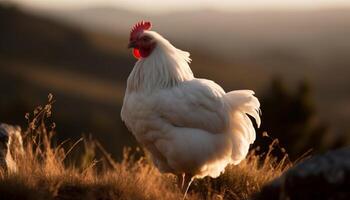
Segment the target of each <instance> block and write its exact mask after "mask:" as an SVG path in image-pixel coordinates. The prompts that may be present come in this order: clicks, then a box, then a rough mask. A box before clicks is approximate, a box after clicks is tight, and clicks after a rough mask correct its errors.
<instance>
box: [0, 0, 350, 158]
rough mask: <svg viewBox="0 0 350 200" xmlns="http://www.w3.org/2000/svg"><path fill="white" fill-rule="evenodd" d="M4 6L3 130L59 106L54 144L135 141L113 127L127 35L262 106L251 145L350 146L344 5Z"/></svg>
mask: <svg viewBox="0 0 350 200" xmlns="http://www.w3.org/2000/svg"><path fill="white" fill-rule="evenodd" d="M215 2H217V1H199V0H192V1H190V0H186V1H185V0H177V1H174V2H170V1H160V0H150V1H141V0H134V1H117V0H113V1H111V0H86V1H78V0H7V1H0V84H1V85H0V122H6V123H10V124H19V125H21V126H22V127H26V119H25V118H24V115H25V113H27V112H31V111H32V110H33V109H34V108H35V107H36V106H38V105H43V104H45V103H46V100H47V95H48V94H49V93H52V94H53V95H54V97H55V99H56V103H55V105H54V113H53V120H54V121H55V122H56V124H57V132H58V135H57V137H58V140H64V139H66V138H72V139H77V138H80V137H81V135H82V134H85V135H88V134H91V135H92V136H93V137H94V138H96V139H98V140H99V141H101V143H102V144H103V145H104V146H105V147H106V149H107V150H108V151H109V152H111V153H112V154H113V156H114V157H115V158H120V157H121V150H122V148H123V146H134V145H136V141H135V139H134V138H133V136H132V135H131V134H130V133H129V132H128V131H127V130H126V128H125V126H124V125H123V123H122V122H121V119H120V109H121V105H122V99H123V95H124V89H125V84H126V79H127V77H128V74H129V73H130V71H131V70H132V68H133V65H134V63H135V61H136V60H135V59H134V58H133V56H132V54H131V51H130V50H129V49H127V48H126V46H127V43H128V39H129V32H130V28H131V27H132V25H133V24H134V23H135V22H137V21H139V20H142V19H144V20H151V21H152V22H153V25H154V26H153V30H156V31H157V32H159V33H160V34H161V35H163V36H164V37H165V38H167V39H169V40H170V41H171V42H172V43H173V44H174V45H175V46H176V47H178V48H180V49H182V50H186V51H189V52H190V53H191V57H192V59H193V61H192V64H191V67H192V69H193V71H194V73H195V74H196V76H197V77H204V78H208V79H212V80H214V81H215V82H217V83H218V84H220V85H221V86H223V87H224V89H225V90H226V91H229V90H235V89H253V90H255V91H256V94H257V96H258V97H259V99H260V100H261V103H262V113H263V116H262V128H260V129H259V130H258V141H257V143H256V145H261V144H263V143H267V142H270V141H269V140H271V139H269V138H264V137H262V133H263V132H264V131H267V132H268V134H269V135H270V136H271V137H273V138H278V139H279V140H280V145H281V146H283V147H285V149H286V150H287V152H288V153H289V154H290V156H291V157H292V158H294V159H295V158H297V157H298V156H300V155H301V154H303V153H304V152H306V151H307V150H309V149H312V150H313V151H314V152H316V153H317V152H322V151H325V150H328V149H334V148H339V147H342V146H346V145H348V144H350V123H349V119H350V77H349V75H350V2H349V1H346V0H343V1H341V0H334V1H327V0H303V1H301V0H293V1H292V0H286V1H277V0H251V1H228V0H222V1H220V4H218V3H215Z"/></svg>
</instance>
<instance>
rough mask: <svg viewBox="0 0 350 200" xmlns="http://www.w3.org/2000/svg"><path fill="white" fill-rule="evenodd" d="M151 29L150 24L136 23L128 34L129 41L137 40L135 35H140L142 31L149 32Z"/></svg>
mask: <svg viewBox="0 0 350 200" xmlns="http://www.w3.org/2000/svg"><path fill="white" fill-rule="evenodd" d="M151 27H152V24H151V22H145V21H143V20H142V21H140V22H137V23H136V24H135V25H134V26H133V27H132V29H131V32H130V40H134V39H136V38H137V35H138V34H140V33H142V32H143V31H144V30H150V29H151Z"/></svg>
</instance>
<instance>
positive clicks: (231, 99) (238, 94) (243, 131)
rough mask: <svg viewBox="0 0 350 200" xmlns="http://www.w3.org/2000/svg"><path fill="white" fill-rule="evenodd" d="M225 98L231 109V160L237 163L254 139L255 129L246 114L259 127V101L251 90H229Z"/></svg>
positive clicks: (243, 156)
mask: <svg viewBox="0 0 350 200" xmlns="http://www.w3.org/2000/svg"><path fill="white" fill-rule="evenodd" d="M225 100H226V102H227V103H228V105H229V107H230V110H231V128H232V141H233V148H232V156H231V157H232V162H233V163H234V164H238V163H239V162H240V161H241V160H243V159H244V158H245V156H246V155H247V154H248V150H249V145H250V144H252V143H253V142H254V141H255V138H256V134H255V129H254V126H253V123H252V121H251V120H250V118H249V117H248V116H247V114H248V115H250V116H252V117H253V118H254V119H255V122H256V124H257V126H258V127H259V126H260V124H261V120H260V102H259V100H258V99H257V98H256V97H255V96H254V92H253V91H251V90H235V91H232V92H229V93H227V94H226V95H225Z"/></svg>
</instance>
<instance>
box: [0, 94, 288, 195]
mask: <svg viewBox="0 0 350 200" xmlns="http://www.w3.org/2000/svg"><path fill="white" fill-rule="evenodd" d="M53 103H54V101H53V99H52V96H51V95H49V103H48V104H47V105H46V106H44V107H38V108H37V109H36V110H35V111H34V112H33V113H32V114H27V115H26V118H27V119H28V124H29V126H28V129H27V130H26V131H24V132H23V139H24V148H25V152H26V153H25V155H24V156H17V158H16V162H17V163H18V166H19V170H18V172H17V173H8V172H4V171H1V173H0V194H1V198H2V199H23V200H25V199H28V200H31V199H38V200H40V199H45V200H46V199H103V200H107V199H133V200H134V199H135V200H137V199H181V198H182V194H181V192H180V190H179V189H178V187H177V186H176V178H175V176H173V175H165V174H160V173H159V172H158V171H157V169H155V168H154V167H153V165H152V164H150V163H149V162H148V159H146V158H145V156H139V154H140V152H141V151H131V150H130V149H126V150H125V151H124V152H125V153H124V159H123V160H122V161H120V162H115V161H114V160H113V159H112V158H111V157H110V155H109V154H108V153H107V152H106V151H105V150H104V149H103V147H102V145H100V143H98V142H96V141H94V140H92V139H91V138H89V137H87V138H84V140H81V141H83V142H82V143H83V144H84V145H82V144H81V143H80V141H77V142H76V143H74V144H72V145H69V146H68V145H67V143H66V142H63V143H61V144H59V145H53V144H54V139H53V135H54V128H55V124H54V123H52V124H50V122H49V121H50V116H51V107H52V104H53ZM275 144H276V142H273V143H272V144H271V145H270V151H269V152H267V153H266V154H265V155H263V156H262V155H257V153H256V151H255V150H253V151H251V152H250V154H249V156H248V158H247V159H246V160H245V161H244V162H242V163H241V164H240V165H238V166H229V167H228V168H227V169H226V171H225V173H224V174H223V175H221V176H220V177H219V178H217V179H211V178H205V179H203V180H196V181H195V182H194V183H193V185H192V186H191V189H190V194H189V195H188V199H248V198H249V196H251V195H252V194H254V193H255V192H258V191H259V190H260V189H261V187H262V186H263V185H264V184H266V183H267V182H269V181H270V180H271V179H273V178H275V177H277V176H279V175H280V174H281V173H282V172H283V171H284V170H285V169H287V168H288V167H290V165H291V164H290V162H289V161H288V159H287V155H285V156H284V158H283V159H282V160H280V161H278V162H277V161H276V159H274V158H273V156H272V155H271V151H272V149H273V148H274V145H275ZM67 146H68V147H67ZM81 146H83V147H82V148H84V150H83V151H82V152H84V153H81V154H80V155H79V157H77V156H75V157H74V156H72V153H71V152H72V151H74V149H76V148H79V147H81ZM132 152H133V153H132ZM73 158H74V159H73ZM97 159H98V160H97Z"/></svg>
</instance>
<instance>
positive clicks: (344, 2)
mask: <svg viewBox="0 0 350 200" xmlns="http://www.w3.org/2000/svg"><path fill="white" fill-rule="evenodd" d="M0 1H1V0H0ZM7 1H13V2H18V3H20V4H22V5H26V6H30V7H39V8H56V9H60V8H62V9H68V8H81V7H88V6H94V5H100V6H116V7H123V8H127V9H130V10H138V11H146V12H152V11H157V12H159V11H169V10H183V9H208V8H210V9H224V10H238V11H240V10H271V9H322V8H328V7H338V8H339V7H340V8H342V7H345V6H346V7H349V6H350V0H216V1H215V0H171V1H170V0H169V1H166V0H7Z"/></svg>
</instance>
